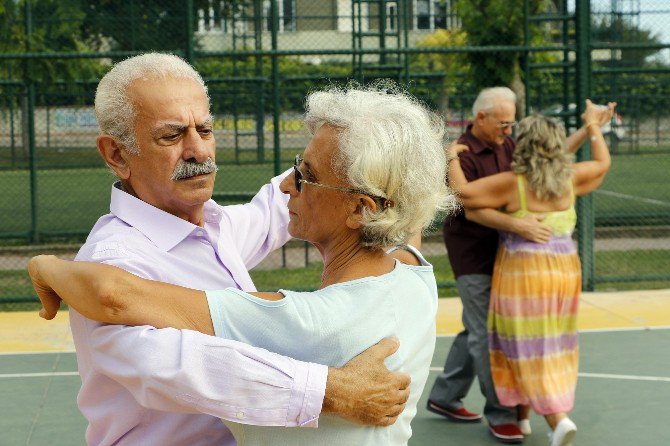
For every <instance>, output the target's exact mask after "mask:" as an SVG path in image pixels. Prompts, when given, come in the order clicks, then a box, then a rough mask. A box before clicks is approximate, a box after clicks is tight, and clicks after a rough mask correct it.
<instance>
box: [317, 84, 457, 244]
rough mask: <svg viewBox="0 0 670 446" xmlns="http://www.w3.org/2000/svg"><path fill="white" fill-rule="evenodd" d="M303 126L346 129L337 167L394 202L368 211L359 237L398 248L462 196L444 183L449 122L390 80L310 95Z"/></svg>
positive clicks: (359, 185)
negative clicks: (446, 133) (446, 126)
mask: <svg viewBox="0 0 670 446" xmlns="http://www.w3.org/2000/svg"><path fill="white" fill-rule="evenodd" d="M306 102H307V103H306V114H305V125H306V126H307V128H308V130H309V131H310V133H311V134H312V135H314V134H315V133H316V131H317V130H318V129H319V128H320V127H321V126H322V125H324V124H330V125H333V126H335V127H338V128H339V129H340V131H339V134H338V137H339V140H338V147H339V149H340V150H339V151H338V152H337V153H336V155H335V156H334V157H333V161H332V164H333V166H332V167H333V170H334V171H335V172H336V174H338V175H340V176H341V177H342V178H343V179H345V180H346V181H347V182H348V183H349V184H351V186H352V187H353V188H355V189H359V190H362V191H364V192H366V193H369V194H370V195H375V196H381V197H385V198H387V199H389V200H392V201H393V202H394V206H393V207H390V208H386V209H382V208H381V206H378V207H377V210H376V212H371V211H369V210H366V212H365V213H364V214H363V230H362V237H361V243H362V244H363V245H364V246H367V247H370V248H373V249H377V248H382V247H385V246H393V245H397V244H401V243H404V242H406V241H407V239H408V238H409V237H410V236H411V235H413V234H416V233H418V232H420V231H422V230H423V229H425V228H427V227H428V226H430V223H431V222H432V221H433V218H434V217H435V214H436V213H437V212H438V211H452V210H453V209H455V208H456V207H457V200H456V199H455V196H454V195H453V193H452V192H451V191H450V190H449V188H448V186H447V184H446V167H447V163H446V156H445V151H444V142H443V136H444V123H443V121H442V119H440V118H439V117H438V116H437V115H436V114H434V113H432V112H430V111H429V110H428V109H427V108H426V107H424V106H423V105H421V104H420V103H419V102H418V101H417V100H416V99H414V98H413V97H411V96H410V95H409V94H407V93H405V92H402V91H400V90H399V89H398V87H397V86H396V85H395V84H393V83H391V82H390V81H382V82H377V83H375V84H372V85H370V86H368V87H360V86H357V85H355V84H351V85H349V86H348V87H347V88H337V87H333V88H330V89H328V90H325V91H318V92H314V93H312V94H310V95H309V96H308V97H307V101H306Z"/></svg>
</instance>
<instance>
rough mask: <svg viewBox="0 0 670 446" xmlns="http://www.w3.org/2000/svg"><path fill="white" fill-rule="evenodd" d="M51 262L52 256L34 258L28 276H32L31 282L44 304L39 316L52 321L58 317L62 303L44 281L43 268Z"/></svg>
mask: <svg viewBox="0 0 670 446" xmlns="http://www.w3.org/2000/svg"><path fill="white" fill-rule="evenodd" d="M51 260H53V259H50V256H44V255H42V256H36V257H33V258H32V259H30V261H29V262H28V274H29V275H30V280H31V281H32V284H33V288H34V289H35V293H36V294H37V297H38V298H39V299H40V302H41V303H42V309H41V310H40V312H39V316H40V317H41V318H43V319H46V320H51V319H53V318H54V317H56V313H58V310H59V309H60V303H61V299H60V297H59V296H58V295H57V294H56V293H55V292H54V290H53V289H52V288H51V286H49V284H48V283H47V282H46V281H45V280H44V278H43V275H42V268H44V267H47V266H48V262H49V261H51Z"/></svg>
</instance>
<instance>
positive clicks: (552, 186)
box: [512, 115, 574, 200]
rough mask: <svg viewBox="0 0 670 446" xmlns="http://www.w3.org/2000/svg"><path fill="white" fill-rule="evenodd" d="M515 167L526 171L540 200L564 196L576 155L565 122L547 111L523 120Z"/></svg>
mask: <svg viewBox="0 0 670 446" xmlns="http://www.w3.org/2000/svg"><path fill="white" fill-rule="evenodd" d="M516 140H517V145H516V148H515V149H514V153H513V155H512V171H513V172H514V173H520V174H523V175H524V176H525V177H526V180H527V181H528V184H529V186H530V188H531V189H532V190H533V192H535V195H537V198H539V199H540V200H551V199H555V198H560V197H562V196H563V195H565V193H566V192H567V191H568V189H569V186H570V179H571V177H572V163H573V161H574V156H573V155H572V154H571V153H568V151H567V150H566V147H565V129H564V128H563V125H561V124H559V123H557V122H556V121H554V120H553V119H550V118H547V117H546V116H543V115H532V116H528V117H526V118H524V119H522V120H521V122H519V129H518V134H517V139H516Z"/></svg>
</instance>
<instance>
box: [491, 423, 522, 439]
mask: <svg viewBox="0 0 670 446" xmlns="http://www.w3.org/2000/svg"><path fill="white" fill-rule="evenodd" d="M489 430H490V431H491V435H493V436H494V437H495V438H496V440H498V441H500V442H501V443H523V433H522V432H521V429H519V426H517V425H516V424H513V423H510V424H498V425H497V426H489Z"/></svg>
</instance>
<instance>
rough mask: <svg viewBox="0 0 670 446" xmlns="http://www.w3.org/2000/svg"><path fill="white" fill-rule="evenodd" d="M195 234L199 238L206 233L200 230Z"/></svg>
mask: <svg viewBox="0 0 670 446" xmlns="http://www.w3.org/2000/svg"><path fill="white" fill-rule="evenodd" d="M195 233H196V234H197V235H199V236H203V235H205V231H203V230H202V229H198V230H197V231H195Z"/></svg>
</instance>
